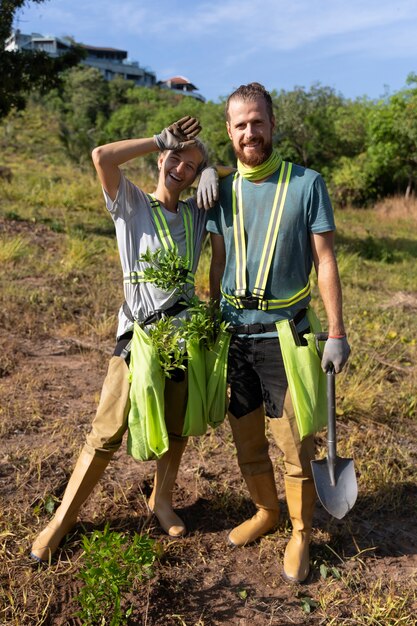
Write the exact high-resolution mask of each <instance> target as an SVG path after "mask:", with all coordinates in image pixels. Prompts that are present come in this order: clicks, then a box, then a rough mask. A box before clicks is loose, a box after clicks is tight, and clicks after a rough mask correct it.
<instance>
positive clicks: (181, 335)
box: [139, 247, 224, 377]
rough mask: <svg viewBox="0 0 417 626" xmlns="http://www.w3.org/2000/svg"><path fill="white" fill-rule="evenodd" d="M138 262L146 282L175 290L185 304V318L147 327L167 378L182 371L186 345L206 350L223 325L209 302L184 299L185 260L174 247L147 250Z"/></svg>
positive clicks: (186, 271) (186, 297)
mask: <svg viewBox="0 0 417 626" xmlns="http://www.w3.org/2000/svg"><path fill="white" fill-rule="evenodd" d="M139 260H140V261H146V262H147V263H148V264H149V267H147V268H146V269H145V270H144V276H145V279H146V280H147V281H149V282H150V283H153V284H155V285H156V286H157V287H158V288H159V289H163V290H164V291H167V292H171V291H173V292H175V291H177V293H178V295H179V296H184V298H185V301H186V302H187V314H186V316H185V317H183V318H173V317H163V318H162V319H160V320H158V321H157V322H155V323H154V324H152V325H150V327H149V336H150V337H151V340H152V343H153V345H154V347H155V348H156V350H157V354H158V357H159V364H160V366H161V368H162V371H163V372H164V374H165V376H168V377H170V376H171V375H172V372H173V371H174V370H175V369H185V368H186V360H187V353H186V349H187V344H188V343H189V342H198V343H200V345H202V346H205V347H207V348H210V347H211V346H213V345H214V342H215V340H216V336H217V334H218V331H219V328H220V327H224V323H222V324H221V323H220V313H219V311H218V308H217V307H216V306H215V305H214V304H213V303H211V302H203V301H201V300H199V298H198V297H197V296H193V297H192V298H189V297H188V295H187V286H186V284H185V278H186V276H187V274H188V270H187V267H186V261H185V259H184V258H183V257H181V256H180V255H179V254H178V250H177V248H176V247H175V248H174V249H173V250H168V251H167V250H162V248H159V249H158V250H156V251H155V252H150V251H149V250H148V251H147V252H146V254H144V255H142V256H141V257H140V259H139Z"/></svg>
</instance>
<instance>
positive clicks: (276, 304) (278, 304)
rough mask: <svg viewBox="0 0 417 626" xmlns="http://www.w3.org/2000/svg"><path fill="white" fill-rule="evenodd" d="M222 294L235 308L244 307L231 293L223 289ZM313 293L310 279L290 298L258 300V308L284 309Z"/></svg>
mask: <svg viewBox="0 0 417 626" xmlns="http://www.w3.org/2000/svg"><path fill="white" fill-rule="evenodd" d="M221 292H222V296H223V297H224V299H225V300H226V301H227V302H228V303H229V304H231V305H232V306H234V307H235V309H244V308H245V307H244V306H243V304H242V302H241V301H240V299H239V298H236V297H235V296H233V295H231V294H230V293H225V292H224V291H223V289H222V290H221ZM310 293H311V285H310V281H309V282H308V283H307V285H306V286H305V287H303V288H302V289H300V291H298V292H297V293H296V294H294V295H293V296H291V297H290V298H281V299H279V300H258V309H261V310H262V311H271V310H273V309H284V308H286V307H288V306H292V305H293V304H297V302H300V300H303V299H304V298H305V297H306V296H308V295H309V294H310Z"/></svg>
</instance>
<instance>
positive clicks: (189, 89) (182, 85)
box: [158, 76, 206, 102]
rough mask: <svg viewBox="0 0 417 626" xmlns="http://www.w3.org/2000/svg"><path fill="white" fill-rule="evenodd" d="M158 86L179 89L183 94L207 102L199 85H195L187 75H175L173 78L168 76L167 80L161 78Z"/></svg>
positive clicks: (173, 89)
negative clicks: (198, 87) (199, 90)
mask: <svg viewBox="0 0 417 626" xmlns="http://www.w3.org/2000/svg"><path fill="white" fill-rule="evenodd" d="M158 86H159V87H162V88H163V89H171V90H172V91H177V92H178V93H181V94H182V95H183V96H184V95H185V96H192V97H193V98H196V99H197V100H201V102H205V101H206V99H205V98H204V97H203V96H202V95H201V93H199V92H198V91H197V87H196V86H195V85H193V83H192V82H190V81H189V80H188V78H185V76H173V77H172V78H168V79H167V80H159V81H158Z"/></svg>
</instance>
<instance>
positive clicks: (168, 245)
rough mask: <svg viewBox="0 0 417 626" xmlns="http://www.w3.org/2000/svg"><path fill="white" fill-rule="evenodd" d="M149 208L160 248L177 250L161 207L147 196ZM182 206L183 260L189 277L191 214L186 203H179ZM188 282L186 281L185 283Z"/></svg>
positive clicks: (192, 251) (192, 262) (191, 260)
mask: <svg viewBox="0 0 417 626" xmlns="http://www.w3.org/2000/svg"><path fill="white" fill-rule="evenodd" d="M147 196H148V199H149V202H150V205H151V208H152V214H153V217H154V221H155V228H156V234H157V235H158V239H159V241H160V242H161V245H162V247H163V248H164V249H165V250H175V249H176V248H177V246H176V244H175V243H174V240H173V239H172V236H171V232H170V230H169V226H168V222H167V221H166V219H165V215H164V213H163V211H162V209H161V205H160V203H159V201H158V200H157V199H156V198H155V197H154V196H153V195H152V194H150V193H149V194H147ZM181 205H182V211H181V213H182V219H183V222H184V230H185V242H186V253H185V259H186V262H187V267H188V269H189V275H191V270H192V268H193V264H194V246H193V215H192V213H191V210H190V207H189V206H188V204H187V203H186V202H181ZM187 282H188V281H187Z"/></svg>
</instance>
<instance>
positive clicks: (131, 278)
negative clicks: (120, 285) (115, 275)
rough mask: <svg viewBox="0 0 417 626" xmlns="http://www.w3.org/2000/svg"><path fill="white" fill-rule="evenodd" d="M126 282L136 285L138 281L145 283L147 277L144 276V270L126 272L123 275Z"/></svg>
mask: <svg viewBox="0 0 417 626" xmlns="http://www.w3.org/2000/svg"><path fill="white" fill-rule="evenodd" d="M123 282H124V283H130V284H131V285H136V284H137V283H144V282H145V278H144V276H143V272H134V271H132V272H129V274H125V275H124V276H123Z"/></svg>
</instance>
